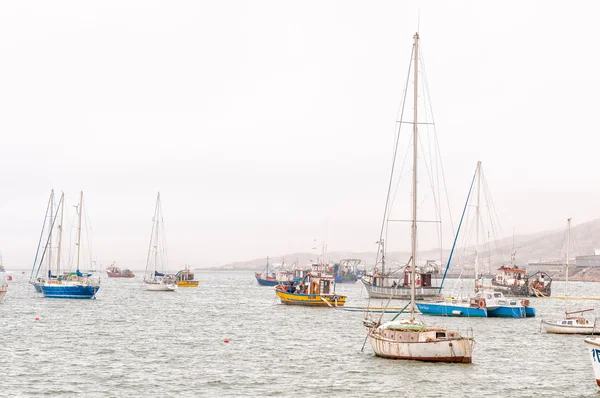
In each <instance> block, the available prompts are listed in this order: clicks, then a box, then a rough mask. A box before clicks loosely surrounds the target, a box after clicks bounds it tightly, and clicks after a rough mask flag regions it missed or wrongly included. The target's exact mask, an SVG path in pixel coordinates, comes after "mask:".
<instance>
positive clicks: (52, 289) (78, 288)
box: [40, 192, 100, 299]
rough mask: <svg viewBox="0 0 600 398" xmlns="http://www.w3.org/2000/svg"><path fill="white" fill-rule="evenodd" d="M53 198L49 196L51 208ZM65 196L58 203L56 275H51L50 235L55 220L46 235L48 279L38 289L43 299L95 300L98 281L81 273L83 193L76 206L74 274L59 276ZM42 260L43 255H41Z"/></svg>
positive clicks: (54, 220) (52, 220) (98, 287)
mask: <svg viewBox="0 0 600 398" xmlns="http://www.w3.org/2000/svg"><path fill="white" fill-rule="evenodd" d="M53 199H54V196H53V194H52V195H51V208H52V203H53ZM64 203H65V194H64V193H62V194H61V197H60V201H59V203H58V207H57V210H56V211H57V212H58V210H59V209H60V222H59V223H58V226H57V227H58V248H57V254H56V269H55V272H56V274H55V275H53V274H52V271H53V270H52V267H53V263H52V260H51V257H52V235H53V230H54V225H55V223H56V218H52V219H51V227H50V231H49V235H48V240H47V245H46V250H45V251H44V253H46V252H47V253H48V263H47V264H48V278H47V279H45V280H43V281H42V282H41V283H40V287H41V290H42V293H43V294H44V297H50V298H76V299H93V298H96V293H98V290H100V279H99V278H93V277H92V276H93V275H92V273H88V272H87V271H86V272H85V273H83V272H81V270H80V266H81V256H82V253H81V220H82V216H83V192H80V193H79V204H78V205H77V206H76V211H77V243H76V245H77V254H76V258H75V261H76V269H75V271H74V272H63V273H62V274H61V268H60V267H61V251H62V232H63V216H64ZM42 260H43V255H42Z"/></svg>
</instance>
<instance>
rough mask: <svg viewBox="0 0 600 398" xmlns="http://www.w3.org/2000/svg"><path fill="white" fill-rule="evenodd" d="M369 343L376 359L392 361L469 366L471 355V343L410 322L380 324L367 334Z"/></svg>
mask: <svg viewBox="0 0 600 398" xmlns="http://www.w3.org/2000/svg"><path fill="white" fill-rule="evenodd" d="M409 340H410V341H409ZM369 343H370V344H371V348H372V349H373V351H374V352H375V355H377V356H379V357H384V358H391V359H415V360H419V361H429V362H458V363H471V356H472V353H473V339H471V338H467V337H462V336H461V335H460V333H458V332H455V331H451V330H446V329H444V328H439V327H428V326H425V325H423V324H421V323H418V322H410V321H390V322H386V323H384V324H382V325H381V326H379V327H378V328H376V329H373V330H372V331H371V332H370V333H369Z"/></svg>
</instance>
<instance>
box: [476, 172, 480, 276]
mask: <svg viewBox="0 0 600 398" xmlns="http://www.w3.org/2000/svg"><path fill="white" fill-rule="evenodd" d="M480 192H481V161H477V206H476V207H475V223H476V225H475V285H477V279H478V278H479V222H480V221H479V200H480V197H479V194H480Z"/></svg>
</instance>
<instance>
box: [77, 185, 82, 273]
mask: <svg viewBox="0 0 600 398" xmlns="http://www.w3.org/2000/svg"><path fill="white" fill-rule="evenodd" d="M82 211H83V191H80V192H79V206H77V212H78V213H79V222H78V225H77V271H79V254H80V253H81V214H82Z"/></svg>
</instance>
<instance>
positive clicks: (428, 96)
mask: <svg viewBox="0 0 600 398" xmlns="http://www.w3.org/2000/svg"><path fill="white" fill-rule="evenodd" d="M420 50H421V51H420V53H419V55H420V57H421V73H422V74H423V79H424V81H425V84H424V87H423V89H424V90H425V93H426V94H427V96H426V98H427V100H428V102H429V109H430V110H431V121H432V124H433V133H434V135H435V140H434V142H435V144H436V149H437V154H438V156H437V159H439V162H440V170H441V175H442V181H443V182H444V190H445V194H446V197H447V198H450V196H449V195H448V185H447V184H446V175H445V173H444V165H443V161H442V156H441V151H440V143H439V140H438V134H437V129H436V128H435V113H434V112H433V103H432V102H431V95H430V94H429V82H428V80H427V69H426V68H425V58H424V57H423V54H422V52H423V45H422V44H421V45H420ZM447 203H448V215H449V217H450V228H451V229H452V232H454V220H453V218H452V210H451V209H450V200H448V202H447Z"/></svg>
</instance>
